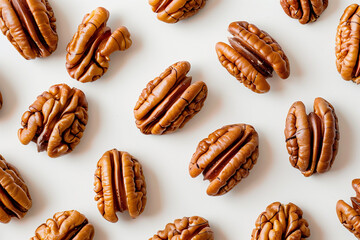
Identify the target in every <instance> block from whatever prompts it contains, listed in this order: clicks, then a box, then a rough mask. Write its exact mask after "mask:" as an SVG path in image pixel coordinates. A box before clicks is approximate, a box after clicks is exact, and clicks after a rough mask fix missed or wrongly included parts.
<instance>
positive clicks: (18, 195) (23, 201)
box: [0, 155, 32, 223]
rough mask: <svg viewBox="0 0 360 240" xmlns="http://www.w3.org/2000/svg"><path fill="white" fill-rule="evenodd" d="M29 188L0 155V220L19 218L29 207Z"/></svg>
mask: <svg viewBox="0 0 360 240" xmlns="http://www.w3.org/2000/svg"><path fill="white" fill-rule="evenodd" d="M31 205H32V201H31V197H30V193H29V190H28V188H27V186H26V184H25V182H24V180H23V179H22V177H21V175H20V173H19V172H18V170H17V169H16V168H15V167H14V166H13V165H11V164H10V163H8V162H6V161H5V159H4V158H3V156H1V155H0V222H2V223H8V222H10V220H11V217H16V218H18V219H21V218H23V217H24V216H25V214H26V213H27V211H28V210H29V209H30V208H31Z"/></svg>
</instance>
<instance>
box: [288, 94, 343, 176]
mask: <svg viewBox="0 0 360 240" xmlns="http://www.w3.org/2000/svg"><path fill="white" fill-rule="evenodd" d="M284 133H285V139H286V148H287V150H288V153H289V154H290V157H289V160H290V163H291V165H292V166H293V167H295V168H298V169H299V170H300V171H301V173H302V174H304V176H305V177H309V176H311V175H312V174H313V173H316V172H318V173H324V172H327V171H329V170H330V168H331V166H332V164H333V162H334V160H335V157H336V154H337V151H338V146H339V139H340V132H339V125H338V119H337V117H336V114H335V110H334V107H333V106H332V105H331V104H330V103H329V102H327V101H326V100H324V99H323V98H316V99H315V101H314V112H311V113H310V114H309V115H307V114H306V109H305V106H304V104H303V103H302V102H299V101H298V102H295V103H294V104H293V105H292V106H291V108H290V110H289V113H288V115H287V117H286V124H285V131H284Z"/></svg>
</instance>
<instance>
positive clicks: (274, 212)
mask: <svg viewBox="0 0 360 240" xmlns="http://www.w3.org/2000/svg"><path fill="white" fill-rule="evenodd" d="M302 215H303V212H302V210H301V209H300V208H299V207H298V206H296V205H295V204H293V203H289V204H286V205H284V204H281V203H279V202H274V203H272V204H270V205H269V206H268V207H267V208H266V210H265V212H263V213H261V214H260V216H259V217H258V219H257V220H256V222H255V228H254V230H253V232H252V234H251V240H268V239H274V240H275V239H276V240H303V239H305V238H308V237H310V229H309V228H308V226H309V224H308V222H307V221H306V220H305V219H304V218H303V217H302Z"/></svg>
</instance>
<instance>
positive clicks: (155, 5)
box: [149, 0, 206, 23]
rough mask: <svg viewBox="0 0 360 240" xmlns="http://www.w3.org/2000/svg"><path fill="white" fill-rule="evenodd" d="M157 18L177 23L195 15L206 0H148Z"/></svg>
mask: <svg viewBox="0 0 360 240" xmlns="http://www.w3.org/2000/svg"><path fill="white" fill-rule="evenodd" d="M149 4H150V5H151V8H152V10H153V12H155V13H157V18H158V19H159V20H161V21H163V22H166V23H177V22H178V21H180V20H183V19H185V18H189V17H191V16H193V15H195V14H196V13H197V12H198V11H199V10H200V9H201V8H203V7H204V6H205V4H206V0H149Z"/></svg>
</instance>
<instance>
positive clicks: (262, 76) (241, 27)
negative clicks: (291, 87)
mask: <svg viewBox="0 0 360 240" xmlns="http://www.w3.org/2000/svg"><path fill="white" fill-rule="evenodd" d="M228 30H229V32H230V33H231V34H232V35H233V37H232V38H229V42H230V45H231V47H230V46H229V45H227V44H226V43H223V42H218V43H217V44H216V47H215V48H216V53H217V55H218V58H219V60H220V63H221V64H222V65H223V66H224V67H225V68H226V69H227V70H228V72H229V73H230V74H231V75H233V76H234V77H236V79H237V80H239V82H241V83H243V84H244V85H245V86H246V87H247V88H250V89H251V90H252V91H254V92H256V93H264V92H267V91H269V89H270V86H269V84H268V83H267V81H266V78H268V77H272V72H273V70H274V71H275V72H276V73H277V74H278V75H279V76H280V77H281V78H283V79H286V78H288V77H289V75H290V65H289V60H288V58H287V57H286V55H285V53H284V51H283V50H282V49H281V47H280V45H279V44H278V43H277V42H276V41H275V40H274V39H273V38H272V37H271V36H270V35H269V34H268V33H266V32H265V31H262V30H260V29H258V28H257V27H256V26H255V25H253V24H249V23H247V22H245V21H241V22H233V23H231V24H230V25H229V28H228Z"/></svg>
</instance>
